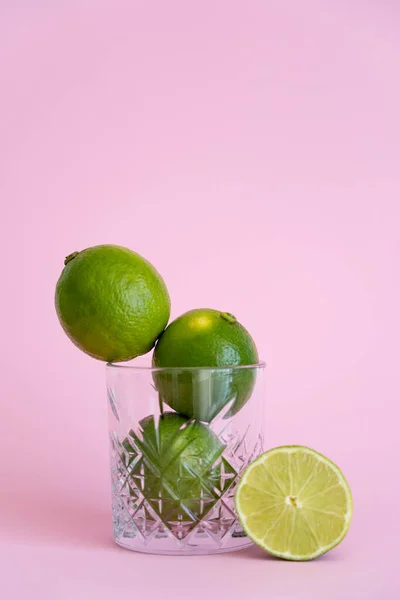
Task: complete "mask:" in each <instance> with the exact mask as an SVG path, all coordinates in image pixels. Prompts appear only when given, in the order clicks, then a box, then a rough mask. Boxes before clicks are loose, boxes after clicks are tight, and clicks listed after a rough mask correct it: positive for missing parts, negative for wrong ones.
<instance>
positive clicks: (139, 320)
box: [55, 245, 170, 362]
mask: <svg viewBox="0 0 400 600" xmlns="http://www.w3.org/2000/svg"><path fill="white" fill-rule="evenodd" d="M55 305H56V310H57V315H58V318H59V320H60V323H61V325H62V327H63V329H64V331H65V333H66V334H67V335H68V337H69V338H70V339H71V340H72V342H73V343H74V344H75V345H76V346H78V348H80V349H81V350H83V352H86V353H87V354H89V355H90V356H93V357H94V358H98V359H99V360H106V361H114V362H118V361H123V360H130V359H131V358H134V357H135V356H139V355H140V354H145V353H146V352H148V351H149V350H151V348H152V347H153V346H154V344H155V341H156V339H157V338H158V336H159V335H160V333H161V332H162V331H163V329H164V327H165V326H166V324H167V323H168V319H169V314H170V300H169V296H168V291H167V288H166V286H165V283H164V281H163V280H162V278H161V276H160V275H159V273H158V272H157V271H156V269H155V268H154V267H153V266H152V265H151V264H150V263H149V262H148V261H147V260H145V259H144V258H143V257H141V256H140V255H139V254H136V252H132V250H129V249H128V248H122V247H121V246H112V245H103V246H94V247H92V248H87V249H86V250H82V251H81V252H74V253H73V254H71V255H69V256H67V258H66V259H65V267H64V269H63V271H62V273H61V276H60V278H59V280H58V282H57V287H56V296H55Z"/></svg>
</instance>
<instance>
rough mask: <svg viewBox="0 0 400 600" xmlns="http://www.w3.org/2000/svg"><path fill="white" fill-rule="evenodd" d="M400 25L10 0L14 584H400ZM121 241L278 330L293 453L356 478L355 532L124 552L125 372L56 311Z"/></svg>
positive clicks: (270, 347)
mask: <svg viewBox="0 0 400 600" xmlns="http://www.w3.org/2000/svg"><path fill="white" fill-rule="evenodd" d="M399 27H400V20H399V7H398V5H397V3H396V2H395V1H394V0H392V2H390V1H389V0H386V1H385V0H383V1H378V0H377V1H375V2H374V1H373V0H370V1H369V2H361V1H357V0H322V1H321V0H318V1H317V0H303V1H302V2H285V1H283V2H282V1H278V0H276V1H275V0H272V1H270V2H264V1H262V0H259V1H256V0H251V1H249V2H239V1H236V0H229V1H228V0H221V1H214V2H211V0H210V1H209V0H203V2H198V3H195V2H187V1H184V0H180V1H178V0H169V2H161V1H160V2H153V1H151V0H147V1H146V2H141V1H136V2H135V1H134V2H121V1H119V0H117V1H115V2H111V1H107V2H105V1H101V0H97V1H96V2H94V1H92V2H90V1H89V0H87V1H83V0H82V1H80V2H78V1H77V0H70V1H69V2H68V3H66V2H65V3H60V2H56V3H54V2H45V1H44V0H37V1H36V2H30V1H29V2H28V0H25V1H22V0H21V1H19V2H11V1H8V2H7V1H3V2H2V3H1V6H0V28H1V31H0V39H1V45H2V52H1V55H0V86H1V93H0V122H1V136H0V160H1V178H0V193H1V196H0V197H1V202H2V216H1V221H0V227H1V236H0V244H1V256H2V294H1V312H0V314H1V316H2V343H1V360H2V365H3V373H2V403H1V407H0V416H1V418H2V423H3V425H4V427H3V431H2V435H1V438H0V439H1V441H0V444H1V456H0V461H1V463H0V474H1V482H2V485H1V493H0V496H1V500H0V503H1V505H0V527H1V532H0V555H1V560H0V565H1V567H0V571H1V577H0V586H1V592H0V596H1V597H4V598H5V599H7V600H9V599H14V598H28V597H29V598H40V599H42V600H47V599H48V600H70V599H73V600H103V599H105V600H106V599H107V600H108V599H111V598H117V597H118V598H133V597H134V598H149V599H150V598H159V597H163V598H176V599H179V598H188V597H191V598H193V599H194V600H196V599H200V598H210V599H222V598H229V599H232V600H234V599H242V598H249V599H251V600H258V599H261V598H262V599H265V598H268V599H272V600H274V599H275V598H276V599H278V598H279V599H280V600H303V599H306V598H307V600H308V599H310V598H324V599H326V600H332V599H337V598H345V599H347V598H349V599H353V598H354V599H358V598H360V599H361V598H362V599H363V600H375V599H377V600H380V599H385V600H391V599H395V598H398V597H399V589H400V577H399V569H398V537H399V533H400V527H399V517H398V515H399V511H398V492H399V484H398V473H399V466H398V463H396V462H395V460H396V459H398V458H399V450H400V447H399V429H398V420H399V409H398V398H399V391H400V386H399V367H398V361H399V334H400V331H399V330H400V327H399V318H398V313H399V304H400V303H399V300H400V298H399V296H400V293H399V292H400V286H399V279H398V276H399V250H400V247H399V246H400V242H399V237H400V236H399V219H400V205H399V202H400V200H399V198H400V173H399V155H400V117H399V106H400V86H399V73H400V40H399V35H398V32H399ZM98 243H117V244H122V245H126V246H129V247H131V248H133V249H135V250H136V251H138V252H140V253H142V254H143V255H144V256H146V257H147V258H148V259H149V260H151V261H152V262H154V264H155V265H156V266H157V268H158V269H159V270H160V272H161V273H162V274H163V276H164V277H165V279H166V282H167V284H168V286H169V289H170V292H171V296H172V303H173V309H172V310H173V316H177V315H178V314H179V313H181V312H183V311H184V310H188V309H190V308H194V307H199V306H210V307H215V308H220V309H221V310H226V311H229V312H232V313H235V314H236V315H237V317H238V318H239V319H240V320H241V321H242V322H243V323H244V324H245V325H246V326H247V327H248V329H249V330H250V331H251V332H252V333H253V334H254V337H255V339H256V342H257V343H258V346H259V350H260V355H261V356H262V357H263V358H264V359H265V360H266V361H267V362H268V366H269V385H268V410H267V415H268V422H267V424H266V426H267V434H268V435H267V443H268V445H269V446H275V445H278V444H284V443H300V444H307V445H309V446H312V447H314V448H315V449H317V450H319V451H320V452H323V453H325V454H327V455H328V456H329V457H330V458H332V459H333V460H334V461H336V462H337V463H338V464H339V465H340V466H341V467H342V469H343V471H344V472H345V474H346V476H347V477H348V479H349V482H350V484H351V487H352V490H353V493H354V501H355V514H354V521H353V525H352V528H351V531H350V533H349V536H348V537H347V539H346V540H345V542H344V543H343V544H342V545H341V546H340V547H339V548H338V549H336V550H334V551H332V553H331V554H329V555H327V556H326V557H325V558H323V559H321V560H318V561H315V562H313V563H309V564H291V563H284V562H279V561H275V560H269V559H268V558H266V557H264V555H263V554H262V552H260V551H259V550H258V549H251V550H247V551H246V552H243V553H238V554H236V555H224V556H213V557H200V558H195V557H193V558H171V557H152V556H142V555H136V554H131V553H128V552H124V551H123V550H120V549H118V548H117V547H115V546H114V545H113V543H112V541H111V518H110V491H109V473H108V447H107V435H106V427H107V422H106V399H105V390H104V365H102V364H100V363H97V362H95V361H93V360H91V359H90V358H88V357H86V356H84V355H83V354H81V353H80V352H79V351H78V350H77V349H76V348H75V347H74V346H73V345H72V344H71V343H70V342H69V341H68V340H67V338H66V337H65V336H64V334H63V332H62V330H61V328H60V327H59V325H58V323H57V319H56V315H55V312H54V308H53V290H54V285H55V282H56V280H57V277H58V275H59V273H60V271H61V268H62V264H63V258H64V256H66V255H67V254H69V253H71V252H73V251H74V250H79V249H82V248H84V247H87V246H90V245H93V244H98Z"/></svg>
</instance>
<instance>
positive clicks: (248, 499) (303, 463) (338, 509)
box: [235, 446, 353, 560]
mask: <svg viewBox="0 0 400 600" xmlns="http://www.w3.org/2000/svg"><path fill="white" fill-rule="evenodd" d="M235 506H236V511H237V513H238V516H239V519H240V522H241V524H242V527H243V529H244V530H245V532H246V533H247V535H248V536H249V537H250V538H251V539H252V540H253V542H255V543H256V544H257V545H258V546H260V547H261V548H263V549H264V550H266V551H267V552H269V553H270V554H273V555H274V556H278V557H280V558H284V559H287V560H311V559H312V558H316V557H317V556H320V555H321V554H324V553H325V552H328V551H329V550H331V549H332V548H334V547H335V546H337V545H338V544H340V542H341V541H342V540H343V539H344V537H345V536H346V534H347V532H348V530H349V527H350V521H351V517H352V512H353V502H352V497H351V491H350V488H349V485H348V483H347V481H346V479H345V478H344V476H343V474H342V472H341V471H340V469H339V468H338V467H337V466H336V465H335V464H334V463H333V462H331V461H330V460H329V459H328V458H326V457H325V456H323V455H322V454H319V453H318V452H316V451H315V450H311V449H310V448H306V447H304V446H281V447H279V448H274V449H273V450H269V451H268V452H265V453H264V454H262V455H261V456H259V457H258V458H257V459H256V460H255V461H254V462H252V463H251V465H249V467H247V469H246V471H245V472H244V474H243V476H242V478H241V480H240V483H239V485H238V487H237V490H236V494H235Z"/></svg>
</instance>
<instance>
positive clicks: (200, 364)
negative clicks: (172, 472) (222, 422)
mask: <svg viewBox="0 0 400 600" xmlns="http://www.w3.org/2000/svg"><path fill="white" fill-rule="evenodd" d="M257 363H258V353H257V348H256V345H255V343H254V341H253V339H252V337H251V335H250V334H249V332H248V331H247V330H246V329H245V328H244V327H243V325H241V324H240V323H239V322H238V321H237V319H236V318H235V317H234V316H233V315H232V314H230V313H226V312H221V311H218V310H213V309H206V308H201V309H195V310H191V311H189V312H186V313H184V314H183V315H181V316H180V317H178V318H177V319H175V320H174V321H172V323H170V324H169V325H168V327H167V328H166V329H165V330H164V331H163V333H162V334H161V336H160V338H159V339H158V341H157V344H156V347H155V349H154V353H153V367H159V368H161V369H165V370H160V371H155V372H154V374H153V379H154V383H155V386H156V388H157V390H158V391H159V393H160V396H161V398H162V400H163V401H164V402H165V403H166V404H167V405H168V406H170V407H171V408H173V409H174V410H176V411H177V412H179V413H181V414H182V415H185V416H187V417H189V418H194V419H197V420H198V421H204V422H210V421H212V420H213V419H214V418H215V417H216V416H217V415H218V414H219V413H220V412H221V410H222V409H223V408H224V407H226V406H227V405H228V403H230V404H229V406H230V408H229V412H228V413H227V415H226V416H232V415H234V414H236V413H237V412H238V411H239V410H240V409H241V408H242V407H243V406H244V404H245V403H246V402H247V400H248V399H249V398H250V396H251V393H252V391H253V387H254V383H255V376H256V366H257ZM253 365H254V369H251V368H240V367H245V366H253ZM236 367H238V368H236ZM168 369H171V370H170V371H168Z"/></svg>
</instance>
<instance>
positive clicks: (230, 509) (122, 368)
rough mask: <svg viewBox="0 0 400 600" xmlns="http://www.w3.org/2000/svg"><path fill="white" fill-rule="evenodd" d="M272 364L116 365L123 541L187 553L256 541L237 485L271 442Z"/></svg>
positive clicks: (116, 485)
mask: <svg viewBox="0 0 400 600" xmlns="http://www.w3.org/2000/svg"><path fill="white" fill-rule="evenodd" d="M264 370H265V365H264V363H259V364H257V365H251V366H245V367H243V366H240V367H229V368H196V369H191V368H182V369H178V368H171V369H158V368H157V369H155V368H151V367H137V366H131V365H129V364H118V365H117V364H108V365H107V392H108V402H109V434H110V445H111V480H112V512H113V524H114V538H115V541H116V542H117V544H119V545H120V546H123V547H124V548H128V549H130V550H136V551H139V552H148V553H153V554H182V555H188V554H211V553H216V552H228V551H232V550H238V549H240V548H244V547H245V546H248V545H250V544H251V541H250V540H249V539H248V538H247V537H246V535H245V533H244V532H243V530H242V528H241V526H240V523H239V522H238V519H237V516H236V512H235V506H234V493H235V488H236V485H237V483H238V480H239V478H240V476H241V474H242V473H243V470H244V469H245V468H246V467H247V465H248V464H249V463H250V462H251V461H252V460H253V459H254V458H255V457H256V456H257V455H258V454H260V452H261V451H262V450H263V427H264V418H263V411H264V403H265V388H264Z"/></svg>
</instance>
